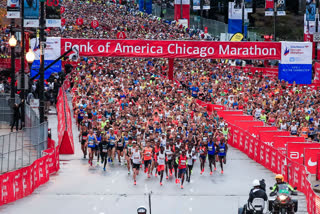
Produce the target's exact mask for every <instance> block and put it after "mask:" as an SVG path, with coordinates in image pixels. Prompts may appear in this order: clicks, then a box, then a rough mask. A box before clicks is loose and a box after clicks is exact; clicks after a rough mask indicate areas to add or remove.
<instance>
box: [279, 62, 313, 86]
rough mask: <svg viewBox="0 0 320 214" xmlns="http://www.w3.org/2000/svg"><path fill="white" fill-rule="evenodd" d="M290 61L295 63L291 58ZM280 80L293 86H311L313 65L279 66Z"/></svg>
mask: <svg viewBox="0 0 320 214" xmlns="http://www.w3.org/2000/svg"><path fill="white" fill-rule="evenodd" d="M289 61H292V62H294V61H295V58H294V57H291V58H290V59H289ZM279 80H284V81H286V82H289V83H290V84H292V83H293V82H296V83H297V84H311V83H312V65H311V64H279Z"/></svg>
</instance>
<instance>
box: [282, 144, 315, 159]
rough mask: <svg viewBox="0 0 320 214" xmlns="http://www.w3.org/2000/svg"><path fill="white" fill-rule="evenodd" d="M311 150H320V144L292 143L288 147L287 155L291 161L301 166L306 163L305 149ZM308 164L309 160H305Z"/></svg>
mask: <svg viewBox="0 0 320 214" xmlns="http://www.w3.org/2000/svg"><path fill="white" fill-rule="evenodd" d="M310 148H319V149H320V144H318V143H299V142H298V143H295V142H290V143H288V145H287V154H288V157H289V158H290V159H292V160H293V161H294V162H297V163H299V164H303V162H304V151H305V149H310ZM305 161H306V162H307V161H308V160H305Z"/></svg>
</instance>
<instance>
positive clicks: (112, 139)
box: [109, 136, 116, 146]
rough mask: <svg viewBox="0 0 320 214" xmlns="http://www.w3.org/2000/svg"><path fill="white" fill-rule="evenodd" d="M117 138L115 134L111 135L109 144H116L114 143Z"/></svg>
mask: <svg viewBox="0 0 320 214" xmlns="http://www.w3.org/2000/svg"><path fill="white" fill-rule="evenodd" d="M115 140H116V137H115V136H110V138H109V144H110V146H114V144H115V142H114V141H115Z"/></svg>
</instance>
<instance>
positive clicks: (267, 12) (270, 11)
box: [265, 0, 274, 16]
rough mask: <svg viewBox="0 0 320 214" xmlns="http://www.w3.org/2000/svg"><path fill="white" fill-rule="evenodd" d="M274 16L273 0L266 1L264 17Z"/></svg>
mask: <svg viewBox="0 0 320 214" xmlns="http://www.w3.org/2000/svg"><path fill="white" fill-rule="evenodd" d="M273 14H274V0H266V6H265V16H273Z"/></svg>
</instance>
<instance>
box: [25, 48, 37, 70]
mask: <svg viewBox="0 0 320 214" xmlns="http://www.w3.org/2000/svg"><path fill="white" fill-rule="evenodd" d="M35 58H36V55H35V54H34V52H33V51H32V50H31V49H29V51H28V53H27V54H26V60H27V62H28V65H29V66H31V65H32V63H33V62H34V59H35ZM29 70H31V68H30V69H29Z"/></svg>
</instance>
